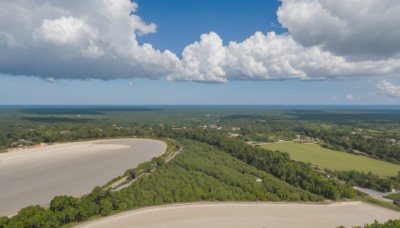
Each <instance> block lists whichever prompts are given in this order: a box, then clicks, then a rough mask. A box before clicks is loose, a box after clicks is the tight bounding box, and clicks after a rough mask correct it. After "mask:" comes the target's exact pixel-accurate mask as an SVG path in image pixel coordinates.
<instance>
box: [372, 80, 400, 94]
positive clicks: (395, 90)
mask: <svg viewBox="0 0 400 228" xmlns="http://www.w3.org/2000/svg"><path fill="white" fill-rule="evenodd" d="M377 88H378V90H379V91H380V92H381V93H384V94H387V95H390V96H395V97H400V85H394V84H392V83H391V82H388V81H386V80H383V81H380V82H379V83H378V85H377Z"/></svg>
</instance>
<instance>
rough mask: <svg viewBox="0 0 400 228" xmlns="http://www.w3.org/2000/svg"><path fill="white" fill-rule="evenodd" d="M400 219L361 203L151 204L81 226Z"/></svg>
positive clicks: (279, 225) (280, 225) (281, 225)
mask: <svg viewBox="0 0 400 228" xmlns="http://www.w3.org/2000/svg"><path fill="white" fill-rule="evenodd" d="M396 218H400V213H399V212H395V211H391V210H388V209H385V208H382V207H377V206H373V205H370V204H365V203H361V202H348V203H332V204H299V203H234V202H230V203H194V204H179V205H172V206H159V207H150V208H144V209H140V210H135V211H130V212H126V213H122V214H118V215H115V216H111V217H106V218H103V219H99V220H96V221H93V222H89V223H86V224H83V225H80V226H79V227H85V228H89V227H96V228H102V227H118V228H124V227H127V228H128V227H141V228H155V227H171V228H172V227H173V228H180V227H182V228H187V227H191V228H196V227H207V228H209V227H216V228H217V227H266V228H267V227H274V228H290V227H296V228H303V227H304V228H309V227H337V226H340V225H345V226H347V227H351V226H355V225H363V224H366V223H371V222H373V221H374V220H375V219H376V220H378V221H380V222H383V221H387V220H389V219H396Z"/></svg>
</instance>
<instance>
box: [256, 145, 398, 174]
mask: <svg viewBox="0 0 400 228" xmlns="http://www.w3.org/2000/svg"><path fill="white" fill-rule="evenodd" d="M261 147H262V148H266V149H269V150H274V151H275V150H279V151H281V152H287V153H289V154H290V157H291V159H293V160H296V161H301V162H311V163H312V164H314V165H317V166H318V167H319V168H320V169H325V168H327V169H330V170H356V171H364V172H372V173H373V174H376V175H379V176H381V177H388V176H396V175H397V173H398V172H399V171H400V165H395V164H392V163H388V162H384V161H379V160H376V159H372V158H368V157H364V156H361V155H353V154H349V153H345V152H339V151H334V150H329V149H326V148H323V147H321V146H320V145H318V144H300V143H294V142H283V143H269V144H262V145H261Z"/></svg>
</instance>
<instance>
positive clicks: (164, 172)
mask: <svg viewBox="0 0 400 228" xmlns="http://www.w3.org/2000/svg"><path fill="white" fill-rule="evenodd" d="M182 143H183V146H184V152H183V153H181V154H179V155H177V156H176V157H175V158H174V159H173V160H172V161H171V162H169V163H166V164H163V165H162V166H161V167H159V168H158V169H157V170H156V171H154V172H153V173H152V174H151V175H149V176H144V177H142V178H141V179H138V180H137V181H136V182H134V183H133V184H132V185H130V186H129V187H127V188H125V189H122V190H121V191H119V192H111V191H109V190H103V189H102V188H100V187H96V188H95V189H94V190H93V192H92V193H90V194H88V195H85V196H83V197H82V198H80V199H78V198H74V197H69V196H58V197H55V198H54V199H53V200H52V202H51V203H50V207H49V208H48V209H45V208H42V207H40V206H31V207H27V208H24V209H22V210H21V211H20V212H19V213H18V214H17V215H15V216H14V217H12V218H6V217H1V218H0V227H59V226H60V225H63V224H67V223H70V222H78V221H84V220H86V219H88V218H89V217H91V216H94V215H103V216H106V215H109V214H111V213H113V212H116V211H123V210H127V209H134V208H139V207H145V206H151V205H160V204H166V203H174V202H190V201H202V200H207V201H225V200H235V201H237V200H246V201H249V200H250V201H282V200H286V201H321V200H323V199H324V198H323V197H322V196H320V195H317V194H313V193H310V192H308V191H305V190H303V189H300V188H298V187H294V186H292V185H289V184H288V183H286V182H284V181H282V180H280V179H278V178H276V177H274V176H272V175H271V174H269V173H268V172H266V171H262V170H259V169H257V168H255V167H253V166H251V165H248V164H246V163H244V162H242V161H240V160H238V159H236V158H233V157H232V156H230V155H229V154H227V153H224V152H222V151H220V150H218V149H217V148H215V147H213V146H210V145H206V144H204V143H199V142H194V141H189V140H182ZM256 178H260V180H261V182H257V181H256Z"/></svg>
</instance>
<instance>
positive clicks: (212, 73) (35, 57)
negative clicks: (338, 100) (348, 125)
mask: <svg viewBox="0 0 400 228" xmlns="http://www.w3.org/2000/svg"><path fill="white" fill-rule="evenodd" d="M137 9H138V5H137V3H134V2H131V1H130V0H85V1H77V0H71V1H64V0H52V1H50V0H40V1H38V0H13V1H0V73H1V74H7V75H29V76H37V77H41V78H45V79H46V78H49V77H51V78H54V79H59V78H66V79H85V78H96V79H105V80H109V79H117V78H135V77H146V78H151V79H166V80H171V81H198V82H207V83H224V82H228V81H232V80H330V79H340V78H349V77H362V76H385V75H395V74H398V73H400V54H399V53H400V30H399V29H397V27H398V26H397V23H398V18H399V17H398V15H400V2H399V1H395V0H379V1H378V0H363V1H361V0H353V1H347V0H282V6H281V7H280V8H279V10H278V12H277V14H278V20H279V22H280V23H281V25H282V26H283V27H284V28H287V29H288V31H289V32H288V33H285V34H276V33H275V32H273V31H271V32H269V33H263V32H257V31H255V33H254V35H252V36H250V37H248V38H247V39H245V40H243V41H231V42H229V43H228V44H227V45H224V42H223V41H222V39H221V37H220V36H219V35H218V34H217V33H216V32H209V33H206V34H202V35H201V36H200V39H199V40H198V41H194V42H193V43H192V44H190V45H188V46H186V47H185V48H184V50H183V52H182V58H179V57H178V56H177V55H176V54H175V53H172V52H171V51H169V50H165V51H160V50H156V49H155V48H154V47H153V46H152V45H151V44H139V42H138V41H137V37H138V36H141V35H146V34H151V33H155V32H156V31H157V26H156V24H155V23H146V22H145V21H144V20H143V19H142V18H141V17H139V16H138V15H137ZM354 9H357V10H354ZM10 18H13V20H10ZM199 35H200V34H199Z"/></svg>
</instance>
